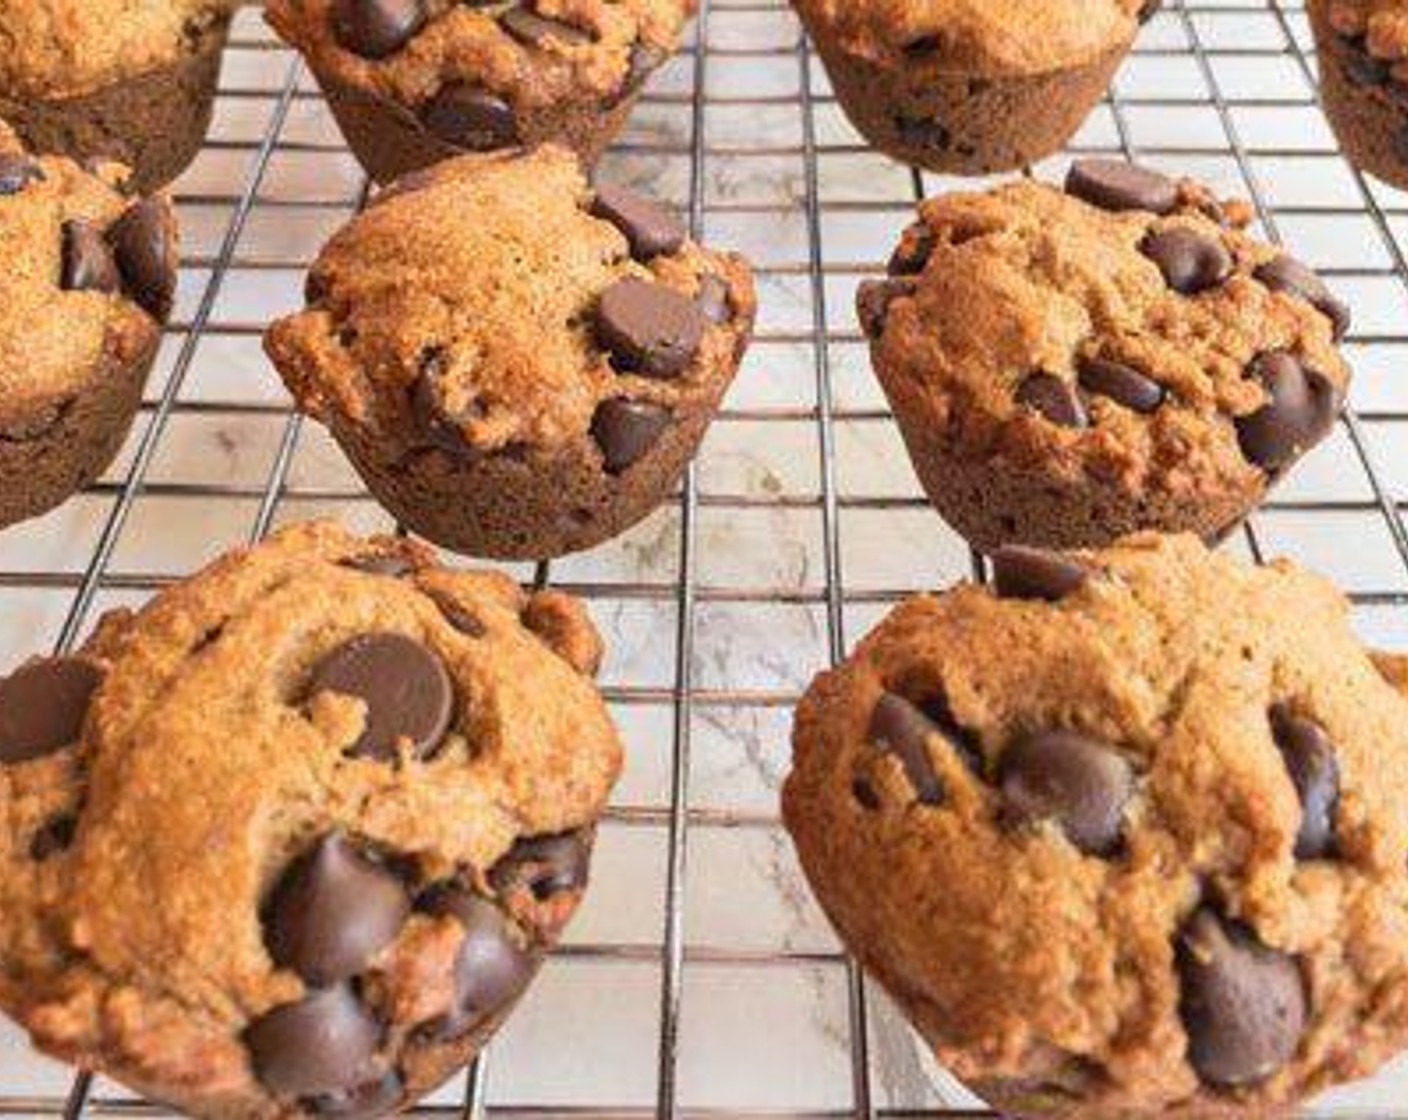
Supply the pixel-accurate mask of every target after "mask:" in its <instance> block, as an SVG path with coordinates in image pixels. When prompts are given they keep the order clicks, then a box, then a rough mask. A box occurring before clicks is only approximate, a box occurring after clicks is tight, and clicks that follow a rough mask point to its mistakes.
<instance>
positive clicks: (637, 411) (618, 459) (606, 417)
mask: <svg viewBox="0 0 1408 1120" xmlns="http://www.w3.org/2000/svg"><path fill="white" fill-rule="evenodd" d="M670 419H671V416H670V410H669V409H667V408H665V407H664V406H663V405H658V404H654V403H652V402H651V401H628V400H625V399H624V398H621V397H614V398H612V399H611V400H607V401H602V402H601V404H600V405H599V406H597V410H596V415H595V416H593V417H592V438H593V439H594V440H596V443H597V446H598V447H600V448H601V455H602V459H603V460H604V461H605V464H606V471H607V473H608V474H620V473H621V472H622V471H624V470H626V469H628V468H629V467H631V466H633V465H634V464H635V463H637V462H638V461H639V460H640V459H641V458H643V457H644V456H645V455H646V454H647V453H649V451H650V449H651V448H652V447H654V446H655V445H656V443H658V442H659V440H660V437H661V436H662V435H663V434H664V433H665V431H666V429H668V428H669V426H670Z"/></svg>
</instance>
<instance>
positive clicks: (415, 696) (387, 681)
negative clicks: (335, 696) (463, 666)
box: [308, 633, 455, 759]
mask: <svg viewBox="0 0 1408 1120" xmlns="http://www.w3.org/2000/svg"><path fill="white" fill-rule="evenodd" d="M319 692H335V693H339V694H341V695H344V696H355V697H357V698H358V699H360V700H362V701H364V702H365V704H366V709H367V711H366V723H365V727H364V730H363V731H362V734H361V736H360V737H359V738H358V739H357V741H356V742H355V743H353V744H352V746H351V747H349V748H348V753H349V754H351V755H353V756H357V757H368V758H378V759H391V758H394V757H395V756H396V751H397V746H398V744H399V743H401V742H402V741H403V740H405V741H408V742H409V745H410V751H411V754H412V755H413V756H415V757H417V758H426V757H428V756H430V755H431V754H433V753H434V751H435V748H436V747H438V746H439V745H440V741H441V740H442V739H443V738H444V737H445V733H446V731H447V730H448V729H449V726H450V720H451V718H452V717H453V715H454V703H455V693H454V687H453V686H452V685H451V683H450V675H449V673H448V672H446V670H445V664H444V662H443V661H441V660H440V658H439V657H438V656H437V655H436V654H435V653H433V652H432V651H431V650H429V649H427V648H426V647H425V646H423V645H421V644H420V643H419V642H417V641H413V640H412V639H410V638H407V637H406V636H405V635H403V634H392V633H381V634H364V635H362V636H360V637H357V638H353V639H352V640H351V641H349V642H345V643H343V644H342V645H341V646H339V647H338V648H337V649H335V650H333V651H332V652H331V653H329V654H328V655H327V656H326V657H324V658H323V660H322V661H320V662H319V663H318V665H317V666H316V667H315V668H314V670H313V673H312V677H311V680H310V683H309V687H308V695H309V696H313V695H316V694H317V693H319Z"/></svg>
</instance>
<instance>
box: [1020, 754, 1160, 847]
mask: <svg viewBox="0 0 1408 1120" xmlns="http://www.w3.org/2000/svg"><path fill="white" fill-rule="evenodd" d="M1001 787H1002V800H1003V811H1004V814H1005V815H1006V817H1007V819H1008V820H1009V821H1011V822H1012V823H1013V824H1017V825H1028V824H1035V823H1037V822H1039V821H1044V820H1052V821H1055V822H1056V824H1057V825H1059V826H1060V828H1061V831H1062V832H1064V833H1065V835H1066V838H1067V839H1068V840H1070V842H1071V843H1072V844H1074V845H1075V846H1076V847H1077V848H1079V849H1080V850H1081V851H1082V852H1084V853H1085V854H1087V855H1099V856H1104V855H1109V854H1110V853H1112V852H1113V851H1115V850H1116V849H1117V848H1118V847H1119V844H1120V838H1121V836H1122V835H1123V832H1124V810H1125V806H1126V805H1127V804H1128V803H1129V799H1130V797H1131V796H1133V793H1134V771H1133V768H1132V767H1131V766H1130V764H1129V762H1128V761H1127V760H1126V759H1125V757H1124V756H1123V755H1122V754H1120V753H1119V752H1118V751H1116V750H1114V749H1113V748H1112V747H1110V746H1109V745H1108V744H1107V743H1102V742H1099V741H1098V740H1095V739H1092V738H1090V737H1088V736H1085V735H1079V734H1077V733H1075V732H1073V731H1038V732H1034V733H1033V734H1030V735H1024V736H1023V737H1022V738H1020V739H1018V740H1017V741H1016V742H1014V743H1013V744H1012V745H1011V746H1009V747H1008V748H1007V750H1006V752H1004V754H1003V756H1002V763H1001Z"/></svg>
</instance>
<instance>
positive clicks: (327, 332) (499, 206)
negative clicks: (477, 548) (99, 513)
mask: <svg viewBox="0 0 1408 1120" xmlns="http://www.w3.org/2000/svg"><path fill="white" fill-rule="evenodd" d="M604 191H605V188H602V192H604ZM601 197H603V194H602V193H599V192H598V191H595V190H594V189H593V188H592V187H590V186H589V185H588V183H587V180H586V178H585V176H584V175H583V174H582V172H581V170H580V168H579V166H578V164H577V161H576V159H575V157H573V155H572V154H571V153H570V152H568V151H566V150H565V149H562V148H558V147H556V146H552V145H549V146H545V147H542V148H539V149H536V150H534V151H532V152H512V153H506V154H491V155H469V156H464V157H461V158H458V159H455V160H451V161H449V162H446V163H442V164H440V165H438V166H437V167H436V168H434V169H432V170H431V171H429V172H425V173H418V174H416V175H414V176H409V177H407V178H406V179H403V180H402V181H401V182H400V183H398V184H395V185H393V186H392V187H391V188H389V189H388V190H386V191H384V192H383V193H382V195H381V196H379V198H378V199H377V200H376V201H375V202H374V203H373V205H372V206H371V207H369V208H368V209H367V210H366V211H365V212H364V213H362V214H361V215H359V216H358V217H357V218H355V219H354V220H353V221H352V222H351V223H350V224H349V225H347V226H346V227H345V228H344V229H342V230H341V231H340V232H339V233H337V234H336V235H335V236H334V237H333V239H332V240H331V241H330V242H329V243H328V245H327V246H326V248H325V249H324V250H323V252H322V254H321V255H320V256H319V258H318V260H317V261H316V262H315V263H314V266H313V269H312V272H311V274H310V276H309V281H308V289H309V297H310V300H311V301H312V303H311V306H310V307H309V308H308V309H307V310H306V311H303V312H301V313H299V314H297V315H293V316H290V317H288V318H285V319H281V320H279V321H278V322H276V323H274V325H273V326H272V327H271V328H270V330H269V333H268V335H267V337H266V343H265V344H266V348H267V350H268V351H269V354H270V355H271V357H272V358H273V360H274V362H275V364H276V365H277V366H278V368H279V370H280V372H281V373H282V374H283V376H284V379H285V381H286V382H287V383H288V385H289V386H290V388H291V390H292V391H293V393H294V395H295V397H296V398H297V399H298V401H299V403H300V405H302V407H304V408H305V409H306V410H308V411H309V412H311V413H312V414H313V415H315V416H319V417H324V418H326V417H328V416H329V415H330V414H336V415H337V416H338V417H339V418H340V419H342V420H343V421H351V422H353V423H356V424H359V425H366V426H370V427H374V428H375V429H377V430H378V432H379V433H381V434H382V436H383V437H384V438H386V439H387V440H390V441H397V440H403V441H411V442H412V444H413V443H414V441H416V440H421V441H424V440H425V439H426V437H427V434H428V429H431V428H433V429H434V432H431V433H429V434H431V435H432V437H433V438H432V442H438V441H440V440H443V439H445V438H451V439H453V440H456V441H462V443H463V444H464V445H466V446H467V447H468V448H469V449H471V450H473V451H476V452H491V451H495V450H499V449H503V448H507V447H513V446H527V447H535V448H539V449H542V448H549V449H550V448H554V447H557V446H560V445H562V444H565V443H567V442H570V441H572V440H576V439H581V438H584V437H585V434H586V433H587V431H588V428H589V426H590V424H591V421H592V417H593V416H594V415H595V413H596V410H597V408H598V406H599V405H600V404H601V403H602V402H603V401H605V400H608V399H612V398H616V397H623V398H629V399H631V400H636V401H646V402H651V403H654V404H659V405H662V406H666V407H672V406H675V405H677V404H679V403H680V402H682V401H687V400H693V399H696V398H708V397H710V396H711V395H712V394H713V393H714V392H715V391H716V389H717V378H719V377H722V376H725V375H726V374H727V373H728V371H731V370H732V369H733V366H734V355H735V351H736V348H737V346H738V345H739V344H740V340H741V339H743V338H746V337H747V333H748V329H749V326H750V325H751V322H752V317H753V310H754V305H755V299H754V295H753V287H752V279H751V274H750V272H749V270H748V268H747V266H746V264H744V263H743V261H742V259H741V258H739V257H736V256H734V255H733V254H727V253H715V252H711V251H709V250H706V249H703V248H701V247H700V246H698V245H696V244H695V243H694V242H693V241H691V240H690V239H688V238H687V237H685V235H684V230H683V228H682V227H680V226H678V223H677V220H675V219H668V220H669V222H670V224H672V225H673V226H674V230H675V235H674V237H673V239H671V243H670V244H668V245H665V246H657V247H656V248H660V249H661V250H662V251H660V252H659V253H652V254H643V253H641V252H640V251H639V250H638V249H637V251H636V253H635V255H633V252H632V245H631V242H630V241H629V240H628V238H627V235H626V234H625V233H624V232H623V230H622V228H621V226H619V225H618V224H615V223H614V222H613V221H611V220H609V219H608V218H606V217H598V216H596V214H595V213H594V210H596V204H597V202H598V201H599V199H600V198H601ZM628 282H633V283H634V289H633V290H634V293H635V294H636V295H642V294H644V295H647V296H654V297H657V298H658V300H660V301H662V302H663V303H664V304H665V310H666V311H667V312H668V313H669V314H670V315H674V316H675V317H676V318H675V325H676V326H678V327H680V328H682V335H681V337H683V334H684V333H688V335H689V343H688V345H687V346H686V347H685V348H684V349H682V350H680V351H679V352H678V353H677V354H676V355H675V356H676V357H678V358H679V359H680V360H679V361H678V362H677V363H675V365H674V366H673V367H672V368H671V369H670V370H669V371H655V372H653V373H652V372H651V371H649V370H646V369H636V370H632V369H629V368H623V367H622V364H621V361H620V357H619V355H618V353H617V351H615V350H613V349H612V348H611V344H610V342H609V341H608V340H607V339H605V338H604V337H603V330H602V320H603V314H602V308H603V307H604V306H610V305H611V304H612V303H613V301H615V300H616V298H617V297H616V296H609V295H608V293H610V292H613V291H615V292H616V293H617V295H620V294H621V293H622V292H623V291H625V290H626V289H623V287H622V286H623V285H624V284H627V283H628ZM710 291H714V292H715V296H714V299H715V302H716V303H717V304H718V305H719V306H718V311H719V314H718V315H717V317H713V316H711V315H710V314H709V313H708V312H707V311H706V310H705V309H704V307H703V302H702V300H701V297H702V296H705V295H707V294H708V293H709V292H710ZM627 294H628V295H629V294H630V292H627ZM624 302H626V303H628V304H629V303H630V302H631V301H630V299H628V300H626V301H624ZM636 306H639V305H636ZM629 309H630V308H627V310H629ZM646 325H648V324H646ZM685 328H687V330H685ZM666 333H667V334H668V333H669V332H668V331H667V332H666ZM395 450H396V449H395V448H394V447H389V448H388V455H390V454H391V453H392V452H393V451H395Z"/></svg>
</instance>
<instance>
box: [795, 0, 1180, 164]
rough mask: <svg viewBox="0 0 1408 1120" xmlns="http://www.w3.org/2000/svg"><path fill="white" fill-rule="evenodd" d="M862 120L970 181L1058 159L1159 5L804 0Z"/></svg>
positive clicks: (870, 129) (809, 23)
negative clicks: (971, 177)
mask: <svg viewBox="0 0 1408 1120" xmlns="http://www.w3.org/2000/svg"><path fill="white" fill-rule="evenodd" d="M793 7H795V8H796V9H797V11H798V13H799V14H800V15H801V17H802V21H803V22H804V23H805V24H806V27H807V31H808V32H809V33H810V35H811V38H812V40H813V42H814V43H815V44H816V49H817V53H818V54H819V55H820V56H821V59H822V61H823V62H824V63H825V64H826V72H827V74H828V75H829V76H830V78H831V86H832V88H833V89H834V90H835V92H836V96H837V97H838V98H839V99H840V102H841V106H842V108H843V109H845V111H846V115H847V116H848V117H850V119H851V123H852V124H854V125H855V126H856V128H857V129H858V130H859V131H860V133H861V134H862V135H863V136H864V137H865V138H866V140H868V141H869V142H870V143H871V144H873V145H874V146H875V147H877V148H879V149H880V150H881V151H882V152H885V153H886V154H887V155H890V156H893V157H894V158H895V159H898V160H902V161H903V162H905V163H911V164H916V165H918V166H920V167H927V168H929V169H931V170H933V171H945V172H953V173H958V174H964V175H977V174H987V173H990V172H993V171H1010V170H1013V169H1015V168H1018V167H1021V166H1023V165H1024V164H1027V163H1031V162H1034V161H1036V160H1039V159H1042V158H1044V157H1045V156H1049V155H1051V154H1052V153H1053V152H1056V151H1059V150H1060V148H1061V147H1062V145H1064V144H1065V143H1066V141H1067V140H1069V139H1070V137H1071V136H1072V135H1073V134H1074V133H1075V131H1076V129H1077V128H1079V127H1080V125H1081V122H1082V121H1084V120H1085V118H1086V116H1087V115H1089V113H1090V110H1091V109H1092V108H1094V106H1095V103H1096V102H1097V101H1098V100H1099V99H1100V97H1101V95H1102V94H1103V93H1104V92H1105V89H1106V87H1108V86H1109V84H1110V79H1111V78H1112V77H1113V76H1114V73H1115V70H1116V68H1117V67H1118V66H1119V64H1120V62H1121V61H1123V59H1124V56H1125V55H1126V54H1127V53H1128V52H1129V48H1130V46H1131V45H1132V44H1133V42H1134V37H1135V33H1136V32H1137V31H1138V29H1139V25H1140V23H1142V22H1143V21H1145V20H1147V19H1148V18H1149V17H1150V16H1152V15H1153V14H1154V12H1156V11H1157V10H1158V8H1159V7H1160V0H1007V2H1006V3H1002V4H993V3H990V2H988V0H937V2H935V0H928V2H925V3H917V2H916V0H793Z"/></svg>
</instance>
